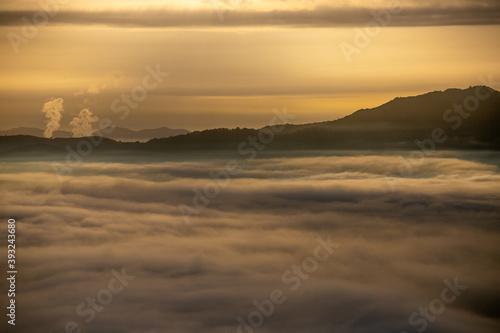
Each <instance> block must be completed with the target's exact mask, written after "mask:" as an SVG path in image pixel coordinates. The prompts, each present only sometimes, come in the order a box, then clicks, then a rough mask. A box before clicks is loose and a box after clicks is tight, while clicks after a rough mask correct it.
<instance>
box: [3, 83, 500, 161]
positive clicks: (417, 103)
mask: <svg viewBox="0 0 500 333" xmlns="http://www.w3.org/2000/svg"><path fill="white" fill-rule="evenodd" d="M486 95H488V98H482V99H481V98H479V97H478V96H482V97H484V96H486ZM471 102H473V104H471ZM471 106H474V108H471ZM473 109H474V110H473ZM269 129H271V127H270V126H266V127H263V128H261V129H251V128H235V129H227V128H216V129H208V130H203V131H194V132H190V133H186V134H181V135H176V136H171V137H168V138H155V139H151V140H149V141H147V142H144V143H131V142H116V141H114V140H111V139H108V140H103V142H104V143H102V144H99V145H98V147H96V150H102V151H106V150H110V149H111V150H128V151H134V150H141V151H153V152H162V151H179V150H180V151H182V150H207V149H208V150H217V149H235V150H237V151H240V148H241V145H242V144H245V142H246V141H247V140H248V138H251V137H254V138H256V137H259V133H260V132H261V131H264V130H267V131H269ZM435 130H439V131H441V132H442V133H443V137H444V136H446V140H445V141H444V142H440V143H439V145H437V148H438V149H494V150H498V149H500V92H498V91H496V90H494V89H492V88H490V87H485V86H475V87H469V88H467V89H456V88H451V89H447V90H444V91H434V92H429V93H426V94H422V95H417V96H409V97H396V98H394V99H392V100H391V101H389V102H387V103H384V104H382V105H380V106H378V107H375V108H371V109H360V110H358V111H356V112H354V113H352V114H350V115H348V116H345V117H343V118H339V119H337V120H333V121H325V122H320V123H309V124H302V125H293V124H285V126H284V127H283V129H282V131H279V132H276V133H274V134H273V140H271V142H269V143H267V144H265V149H281V150H288V149H411V148H416V147H417V146H416V143H417V142H418V141H419V140H429V139H430V138H433V135H434V134H433V133H434V131H435ZM81 140H84V138H71V139H61V138H58V139H44V138H34V137H31V138H30V137H26V136H21V137H15V136H10V137H5V136H4V137H0V153H6V152H7V151H15V150H16V149H20V148H21V147H25V149H28V150H30V148H29V147H28V148H26V147H27V146H31V147H32V148H31V151H36V150H37V148H33V147H34V146H37V145H38V146H39V147H40V145H45V146H47V145H48V146H56V147H59V148H61V149H64V148H65V147H66V146H69V147H72V149H76V148H77V144H78V142H79V141H81ZM85 140H86V139H85ZM88 140H91V138H88ZM261 145H262V142H261Z"/></svg>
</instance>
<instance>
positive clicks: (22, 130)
mask: <svg viewBox="0 0 500 333" xmlns="http://www.w3.org/2000/svg"><path fill="white" fill-rule="evenodd" d="M43 131H44V130H42V129H39V128H33V127H18V128H13V129H10V130H6V131H0V136H8V135H31V136H37V137H43ZM187 133H189V131H188V130H186V129H172V128H168V127H160V128H154V129H143V130H139V131H134V130H131V129H128V128H123V127H115V128H114V130H113V131H109V133H106V134H105V135H104V136H105V137H106V138H109V139H113V140H117V141H141V142H145V141H149V140H151V139H154V138H168V137H171V136H175V135H180V134H187ZM71 136H72V135H71V132H68V131H55V132H54V137H55V138H71Z"/></svg>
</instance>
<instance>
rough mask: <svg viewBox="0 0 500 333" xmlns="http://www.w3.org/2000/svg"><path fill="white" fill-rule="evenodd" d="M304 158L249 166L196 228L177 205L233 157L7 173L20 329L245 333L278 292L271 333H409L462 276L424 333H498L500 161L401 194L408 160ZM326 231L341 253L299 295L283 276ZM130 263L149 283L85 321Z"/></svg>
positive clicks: (436, 162) (19, 166)
mask: <svg viewBox="0 0 500 333" xmlns="http://www.w3.org/2000/svg"><path fill="white" fill-rule="evenodd" d="M358 155H359V153H358ZM293 156H294V153H291V154H290V157H289V158H278V157H276V156H272V155H271V154H269V155H266V156H265V158H261V159H257V160H255V161H253V162H252V163H249V164H246V163H244V161H240V162H241V166H242V169H243V171H242V173H241V174H240V175H239V176H238V177H237V178H233V179H232V180H231V183H230V184H229V185H228V187H227V188H225V189H223V190H221V193H220V195H219V196H218V197H217V198H215V199H213V200H212V201H211V203H210V206H209V207H208V208H207V209H206V210H204V211H203V213H202V214H201V215H200V216H198V217H193V218H192V224H190V225H186V224H185V223H184V221H183V219H182V217H181V216H180V215H179V211H178V209H177V205H178V204H179V203H181V202H183V203H189V202H190V200H192V196H193V191H192V189H193V188H201V189H203V186H204V185H205V184H206V183H207V182H208V181H210V177H209V175H208V173H209V171H215V172H217V171H220V170H222V168H223V166H224V165H225V163H227V160H225V159H224V158H220V157H219V158H204V157H203V156H197V157H190V156H183V157H179V156H177V157H175V158H174V157H172V158H171V159H170V160H169V161H168V162H149V163H140V164H135V163H117V162H114V161H113V159H112V158H109V159H107V160H106V162H105V163H100V162H96V161H93V162H92V163H87V164H82V165H81V166H79V167H75V168H74V171H73V173H72V174H71V175H68V176H65V177H64V181H63V182H62V183H59V182H58V181H57V178H56V177H55V175H54V174H53V170H52V167H51V163H50V162H32V161H24V162H17V163H16V162H7V163H3V164H2V174H0V181H1V182H2V184H3V185H2V188H1V189H0V195H2V197H3V198H4V199H3V202H2V204H3V209H2V214H3V215H5V216H6V217H7V216H8V217H16V219H17V221H18V222H17V233H18V242H19V244H20V249H19V250H18V251H19V253H20V259H19V265H20V267H19V269H20V271H22V274H23V275H22V276H23V283H22V284H19V288H21V289H22V293H20V294H19V295H18V297H16V300H17V301H18V304H19V307H18V313H19V314H22V316H21V315H20V316H19V318H20V320H19V323H18V325H19V326H18V327H19V330H21V331H29V332H34V333H38V332H48V331H53V332H60V331H64V325H65V324H66V323H67V322H68V321H75V322H77V323H78V324H79V325H80V326H81V327H82V328H85V329H88V330H89V331H105V332H112V333H113V332H126V333H132V332H133V333H135V332H166V331H168V332H183V333H184V332H209V333H215V332H236V329H237V326H238V323H237V321H236V318H237V317H238V316H242V317H246V316H248V314H249V313H250V312H252V311H255V306H254V305H253V304H252V302H253V301H254V300H258V301H262V300H264V299H266V298H269V293H270V292H271V291H272V290H273V289H276V288H279V289H282V290H283V291H285V292H286V296H287V298H288V300H287V301H286V302H285V303H284V304H282V305H279V306H277V307H276V311H275V314H274V315H272V316H271V317H269V318H266V320H265V323H264V325H263V326H262V328H261V329H260V330H262V331H263V332H271V333H274V332H292V333H299V332H306V331H307V332H312V333H319V332H325V331H328V332H341V333H342V332H345V333H347V332H353V331H356V332H400V331H408V332H412V331H414V327H412V326H410V325H409V323H408V317H409V316H410V315H411V314H412V313H413V312H415V311H418V309H419V307H425V306H428V304H429V302H430V301H431V300H433V299H435V298H438V297H440V293H441V290H442V289H443V280H444V279H453V278H454V277H455V276H458V277H459V281H460V282H462V283H464V284H466V285H467V286H468V289H467V290H466V291H465V292H464V294H463V295H462V296H460V298H459V299H458V300H457V301H456V302H455V303H453V304H451V305H449V306H447V308H446V311H445V312H444V313H443V314H442V315H440V316H439V317H438V318H437V319H436V321H435V322H433V323H431V324H430V326H429V328H428V329H427V331H426V332H450V333H451V332H469V331H474V332H480V333H483V332H484V333H489V332H496V331H498V329H499V328H500V323H499V321H498V316H497V315H496V314H495V313H497V312H495V311H496V306H495V304H497V303H498V300H500V288H499V287H498V273H499V271H498V256H499V255H500V251H499V249H498V239H499V231H500V230H499V228H498V220H499V211H500V200H499V199H500V192H499V191H498V189H499V188H500V186H499V184H500V175H499V172H498V165H499V164H500V163H499V162H500V161H499V160H498V157H496V156H491V155H488V154H480V153H478V154H473V153H464V154H461V153H450V152H445V153H439V154H437V155H436V157H435V158H428V159H426V161H425V163H423V164H422V165H421V166H419V168H418V169H416V170H415V173H414V174H413V176H412V178H408V179H403V181H402V182H401V183H399V184H398V186H397V190H396V192H392V191H390V189H389V187H388V185H387V180H386V179H385V178H384V174H385V172H386V171H387V170H391V169H392V168H396V167H397V164H398V157H397V156H395V155H392V154H386V155H385V156H382V155H375V154H371V155H367V156H356V155H353V154H350V153H348V152H344V153H342V154H335V155H332V156H325V155H323V156H314V155H313V156H303V155H300V154H297V156H295V157H293ZM465 157H467V158H465ZM128 158H130V156H129V157H128ZM328 235H330V236H331V239H332V240H333V241H335V242H336V243H339V244H341V247H340V248H339V249H338V250H336V251H335V252H334V253H333V254H332V256H331V258H330V259H328V261H326V262H324V263H321V264H320V265H319V268H318V270H317V271H316V272H314V273H311V276H310V277H309V278H308V279H307V280H304V281H303V282H302V284H301V286H300V288H299V289H298V290H297V291H295V292H292V291H290V285H287V284H285V283H283V281H282V280H281V275H282V273H283V272H284V271H286V270H287V269H290V267H291V266H292V265H294V264H300V263H301V262H302V260H303V258H305V257H307V256H310V255H311V254H312V251H313V250H314V248H315V246H316V238H317V237H323V238H325V237H327V236H328ZM121 267H125V268H126V270H127V272H128V273H130V274H133V275H135V276H136V279H135V280H133V281H131V282H130V285H129V286H128V287H127V288H126V289H125V290H124V291H123V292H122V293H120V294H118V295H115V296H114V299H113V301H112V302H111V303H110V304H109V305H106V308H105V310H104V311H102V312H99V313H96V319H95V320H94V321H93V322H91V323H90V324H85V323H83V322H82V317H79V316H78V315H77V314H76V312H75V308H76V306H77V305H78V304H80V303H81V302H85V300H86V298H87V297H95V295H96V293H97V292H98V291H99V290H100V289H102V288H104V287H106V284H107V282H108V281H109V279H110V278H111V273H110V272H111V269H120V268H121ZM21 319H22V320H21ZM33 323H36V325H35V324H33Z"/></svg>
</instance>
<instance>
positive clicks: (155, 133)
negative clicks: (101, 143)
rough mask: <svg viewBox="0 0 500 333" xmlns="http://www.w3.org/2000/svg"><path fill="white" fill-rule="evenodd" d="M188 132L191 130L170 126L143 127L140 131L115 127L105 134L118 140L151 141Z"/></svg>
mask: <svg viewBox="0 0 500 333" xmlns="http://www.w3.org/2000/svg"><path fill="white" fill-rule="evenodd" d="M187 133H189V131H188V130H186V129H172V128H168V127H160V128H153V129H142V130H139V131H134V130H130V129H128V128H123V127H115V128H114V130H113V131H112V132H110V133H107V134H105V136H106V137H107V138H110V139H113V140H118V141H149V140H151V139H155V138H168V137H171V136H176V135H181V134H187Z"/></svg>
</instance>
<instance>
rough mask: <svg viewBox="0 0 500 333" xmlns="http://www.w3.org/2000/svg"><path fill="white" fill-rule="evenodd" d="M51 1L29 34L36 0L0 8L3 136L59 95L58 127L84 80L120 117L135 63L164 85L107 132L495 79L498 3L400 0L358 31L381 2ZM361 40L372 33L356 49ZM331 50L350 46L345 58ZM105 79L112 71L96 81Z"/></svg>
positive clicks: (359, 103)
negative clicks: (154, 71) (382, 23)
mask: <svg viewBox="0 0 500 333" xmlns="http://www.w3.org/2000/svg"><path fill="white" fill-rule="evenodd" d="M47 2H50V1H47ZM51 3H52V4H54V3H57V7H48V8H51V10H53V11H52V12H50V13H48V14H47V13H45V14H46V17H47V22H46V24H44V25H43V26H40V25H39V26H37V27H36V29H37V31H36V33H33V31H32V30H28V29H27V28H26V27H25V26H24V25H25V22H26V21H28V22H33V18H34V15H35V16H36V15H38V16H36V17H38V18H39V19H41V20H43V14H36V13H37V12H38V13H39V12H42V13H43V9H42V8H41V7H40V5H39V2H38V1H16V2H8V3H1V4H0V32H1V35H2V36H4V38H2V39H1V40H0V47H1V48H2V53H1V55H0V71H1V76H2V80H1V83H0V96H1V98H0V103H1V104H0V109H1V111H0V112H1V113H0V117H1V120H2V122H1V125H0V129H2V130H4V129H9V128H13V127H18V126H31V127H38V128H43V127H44V124H45V118H44V115H43V114H42V113H41V112H40V109H41V108H42V106H43V103H44V102H45V101H47V100H48V99H50V98H52V97H62V98H64V101H65V102H64V105H65V112H64V114H63V119H62V128H65V127H67V125H68V123H69V121H70V120H71V119H72V118H73V116H75V115H76V114H78V112H79V111H80V109H81V107H82V105H83V98H84V97H82V95H81V94H76V95H75V92H78V91H82V90H87V89H88V88H89V87H91V86H96V85H97V86H102V89H101V90H100V92H99V94H98V95H96V96H93V103H92V105H91V110H92V111H93V112H94V114H95V115H96V116H98V117H99V118H103V117H110V118H113V117H114V118H115V119H118V118H117V117H116V114H115V113H113V112H112V111H111V107H110V106H111V104H112V102H113V100H115V99H116V98H119V97H120V95H121V94H122V93H130V91H131V89H132V88H133V87H134V86H137V85H140V84H141V82H142V80H143V77H144V76H145V75H146V74H147V71H146V70H145V68H146V67H147V66H151V67H153V68H154V67H156V66H157V65H159V66H160V68H161V70H162V71H165V72H169V76H168V77H167V78H165V79H164V81H163V82H162V83H161V84H160V85H159V86H158V87H157V88H156V89H154V90H152V91H150V92H149V93H148V97H147V98H145V99H144V100H143V101H141V102H140V103H138V106H137V107H136V108H134V109H131V110H130V114H129V116H128V117H127V118H126V119H123V120H121V119H119V120H117V121H116V122H115V123H116V125H118V126H123V127H129V128H134V129H140V128H154V127H160V126H168V127H172V128H187V129H190V130H195V129H205V128H213V127H236V126H240V127H245V126H248V127H258V126H265V125H267V122H268V121H269V119H270V118H271V117H272V109H273V108H274V107H277V108H282V107H284V106H286V107H287V109H288V111H289V112H290V113H293V114H295V115H296V116H297V117H296V118H295V120H294V122H295V123H305V122H312V121H322V120H332V119H336V118H338V117H341V116H344V115H346V114H349V113H352V112H354V111H356V110H357V109H359V108H366V107H374V106H377V105H379V104H382V103H384V102H386V101H388V100H390V99H392V98H394V97H396V96H407V95H415V94H419V93H425V92H428V91H432V90H442V89H446V88H450V87H456V88H465V87H468V86H469V85H477V84H481V82H480V81H479V79H478V77H479V76H483V77H487V76H488V75H490V74H492V76H493V78H498V77H500V63H499V60H498V59H499V56H500V43H498V37H497V36H499V35H500V25H499V24H500V14H499V13H500V3H499V2H498V1H468V0H465V1H439V2H438V1H433V0H426V1H401V4H402V7H401V10H399V11H398V12H397V13H394V14H391V15H390V22H389V23H388V24H387V26H386V27H383V28H381V29H380V30H377V28H374V29H375V30H373V29H372V30H370V31H366V30H365V26H366V25H367V24H368V23H369V22H372V23H373V22H376V21H374V17H373V15H372V14H371V11H373V10H375V11H376V12H380V11H385V13H387V12H388V10H389V9H393V8H395V7H393V6H392V5H391V3H392V2H391V1H383V0H381V1H348V0H345V1H316V0H310V1H279V0H266V1H263V0H261V1H256V0H255V1H251V0H247V1H243V0H241V1H239V0H227V1H226V2H225V3H224V2H221V1H220V0H214V1H210V0H205V1H199V0H191V1H185V0H183V1H153V0H151V1H93V0H92V1H88V0H87V1H67V0H64V1H63V0H60V1H59V2H57V1H56V0H53V1H52V2H51ZM436 4H440V5H439V6H437V5H436ZM41 15H42V16H41ZM381 19H387V17H386V16H381ZM23 20H24V21H23ZM23 29H24V30H23ZM360 31H362V32H363V34H366V33H371V34H372V36H371V37H370V36H368V39H366V38H365V39H364V40H363V41H364V42H365V44H366V45H364V44H363V45H361V44H360V42H359V40H356V36H358V37H357V38H360V37H359V35H360ZM13 36H17V37H20V38H22V40H23V41H22V42H19V39H17V44H16V40H15V39H14V44H16V45H13V42H12V40H13V38H15V37H13ZM356 43H358V44H356ZM342 45H343V46H344V52H345V46H346V45H350V46H352V47H356V49H357V51H356V53H353V54H352V55H351V56H350V59H349V60H348V59H347V58H346V56H345V54H344V52H343V51H342V50H343V48H342ZM358 46H359V47H358ZM107 73H119V75H118V78H117V79H116V80H115V81H113V82H107V81H106V77H107V76H106V75H107ZM497 80H498V79H497ZM496 88H497V89H498V88H499V87H496Z"/></svg>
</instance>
